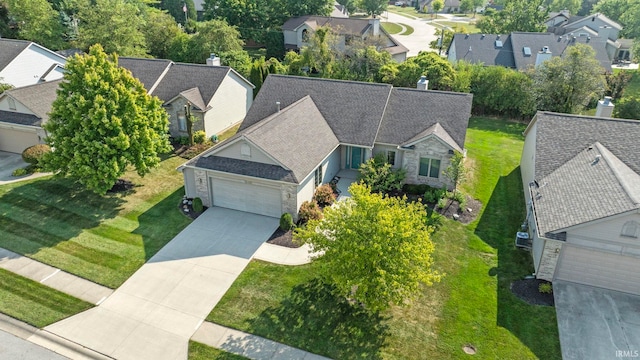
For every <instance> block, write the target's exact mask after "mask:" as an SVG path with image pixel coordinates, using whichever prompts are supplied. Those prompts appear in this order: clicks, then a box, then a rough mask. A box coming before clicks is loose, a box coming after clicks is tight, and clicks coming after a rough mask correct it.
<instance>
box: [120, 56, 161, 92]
mask: <svg viewBox="0 0 640 360" xmlns="http://www.w3.org/2000/svg"><path fill="white" fill-rule="evenodd" d="M171 64H172V62H171V60H162V59H136V58H127V57H121V58H118V65H120V66H121V67H123V68H125V69H127V70H129V71H131V74H132V75H133V77H135V78H137V79H138V80H140V82H141V83H142V85H144V88H145V89H147V91H149V90H151V87H152V86H153V85H155V83H156V82H157V81H158V80H159V79H160V76H162V73H163V72H164V71H165V70H166V69H167V66H169V65H171Z"/></svg>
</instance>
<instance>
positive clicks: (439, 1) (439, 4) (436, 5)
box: [431, 0, 444, 19]
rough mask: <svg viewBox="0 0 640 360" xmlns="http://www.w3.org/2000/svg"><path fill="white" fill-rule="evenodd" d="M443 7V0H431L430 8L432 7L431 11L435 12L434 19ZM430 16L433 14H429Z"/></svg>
mask: <svg viewBox="0 0 640 360" xmlns="http://www.w3.org/2000/svg"><path fill="white" fill-rule="evenodd" d="M443 8H444V0H433V1H432V2H431V9H433V12H434V13H435V14H436V19H437V18H438V13H439V12H440V10H442V9H443ZM431 16H433V14H431Z"/></svg>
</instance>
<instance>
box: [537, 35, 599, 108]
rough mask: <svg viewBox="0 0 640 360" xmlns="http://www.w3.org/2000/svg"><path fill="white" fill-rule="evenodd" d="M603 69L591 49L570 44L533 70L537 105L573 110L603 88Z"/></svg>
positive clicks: (595, 95) (583, 106)
mask: <svg viewBox="0 0 640 360" xmlns="http://www.w3.org/2000/svg"><path fill="white" fill-rule="evenodd" d="M605 84H606V82H605V77H604V69H603V68H602V66H600V62H599V61H598V60H597V59H596V57H595V52H594V50H593V49H592V48H591V47H590V46H589V45H585V44H576V45H573V46H571V47H569V48H568V49H567V50H566V53H565V55H564V56H563V57H559V56H556V57H553V58H551V59H550V60H547V61H545V62H543V63H542V64H540V65H538V67H536V68H535V70H534V72H533V89H534V92H535V95H536V99H537V103H538V109H539V110H548V111H556V112H562V113H569V114H575V113H578V112H579V111H580V110H582V109H584V108H585V106H586V105H587V104H589V102H591V101H592V100H594V99H598V98H600V96H601V95H602V93H603V92H604V90H605Z"/></svg>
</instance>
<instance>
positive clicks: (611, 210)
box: [530, 142, 640, 236]
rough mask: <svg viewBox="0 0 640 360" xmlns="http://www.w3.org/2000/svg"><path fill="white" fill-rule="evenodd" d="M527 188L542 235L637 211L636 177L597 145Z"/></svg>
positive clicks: (639, 190) (639, 182)
mask: <svg viewBox="0 0 640 360" xmlns="http://www.w3.org/2000/svg"><path fill="white" fill-rule="evenodd" d="M530 187H531V193H532V195H533V196H532V198H533V201H534V208H535V211H536V221H537V224H538V231H539V233H540V234H543V235H547V234H549V233H552V232H558V231H564V230H565V229H566V228H568V227H571V226H574V225H578V224H582V223H586V222H589V221H593V220H597V219H602V218H605V217H609V216H612V215H616V214H620V213H623V212H627V211H630V210H634V209H638V208H640V175H638V174H637V173H635V172H633V171H632V170H631V169H629V168H628V167H627V166H626V165H624V163H623V162H622V161H620V159H618V158H617V157H616V156H615V155H613V154H612V153H611V152H610V151H609V150H608V149H607V148H606V147H605V146H603V145H602V144H600V143H599V142H595V143H594V144H592V145H589V146H588V147H587V148H585V149H583V150H582V151H580V152H579V153H578V154H577V155H576V156H575V157H573V158H571V159H570V160H569V161H567V162H566V163H564V164H563V165H562V166H560V167H559V168H557V169H556V170H555V171H553V172H552V173H551V174H549V175H548V176H546V177H545V178H544V179H542V180H541V181H538V185H535V184H532V185H531V186H530ZM547 236H549V235H547Z"/></svg>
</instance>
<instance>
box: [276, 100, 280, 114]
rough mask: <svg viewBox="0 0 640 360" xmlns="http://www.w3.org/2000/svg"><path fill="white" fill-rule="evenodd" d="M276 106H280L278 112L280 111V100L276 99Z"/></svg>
mask: <svg viewBox="0 0 640 360" xmlns="http://www.w3.org/2000/svg"><path fill="white" fill-rule="evenodd" d="M276 107H277V108H278V112H280V101H276Z"/></svg>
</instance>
